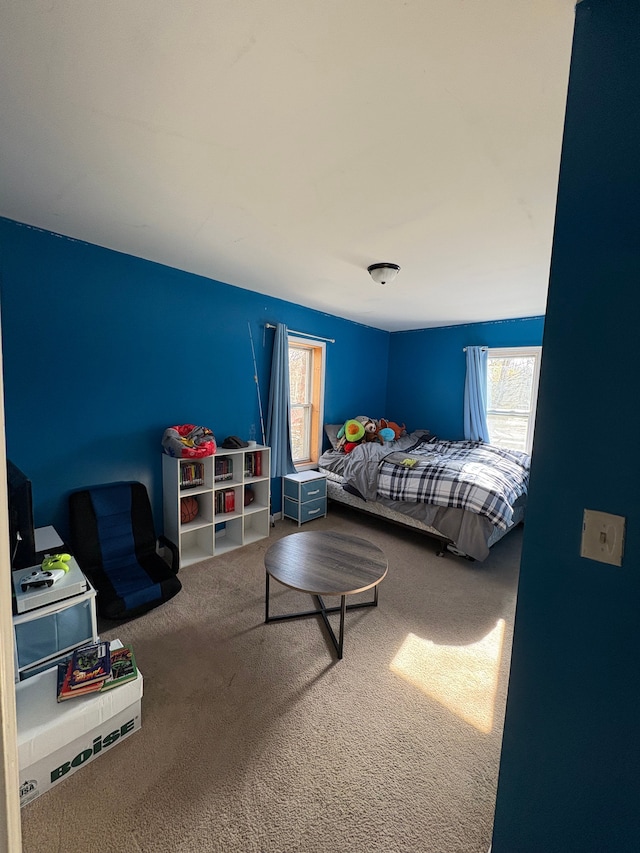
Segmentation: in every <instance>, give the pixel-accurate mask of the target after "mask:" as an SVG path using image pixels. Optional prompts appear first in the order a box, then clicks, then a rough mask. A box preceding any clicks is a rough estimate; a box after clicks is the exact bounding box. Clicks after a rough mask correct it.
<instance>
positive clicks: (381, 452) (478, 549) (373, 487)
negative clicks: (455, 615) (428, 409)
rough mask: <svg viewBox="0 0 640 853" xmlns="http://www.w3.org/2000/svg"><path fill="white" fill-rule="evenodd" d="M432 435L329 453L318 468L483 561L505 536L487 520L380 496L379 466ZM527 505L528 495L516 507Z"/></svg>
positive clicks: (455, 509) (461, 511) (420, 433)
mask: <svg viewBox="0 0 640 853" xmlns="http://www.w3.org/2000/svg"><path fill="white" fill-rule="evenodd" d="M429 435H430V434H429V432H428V431H427V430H417V431H415V432H413V433H410V434H409V435H406V436H403V437H402V438H400V439H398V440H397V441H395V442H387V443H386V444H385V445H381V444H379V443H377V442H370V443H365V444H360V445H358V446H357V447H356V448H354V450H353V451H352V452H351V453H348V454H345V453H338V452H336V451H334V450H328V451H326V452H325V453H323V454H322V456H321V457H320V460H319V466H320V468H322V469H324V470H326V471H330V472H331V473H332V474H334V475H337V476H339V477H342V481H343V488H345V489H346V490H347V491H348V492H351V493H352V494H357V495H359V496H360V497H361V498H363V499H364V500H365V501H367V502H372V501H376V502H377V503H379V504H382V505H384V506H386V507H387V508H388V509H392V510H394V511H396V512H401V513H402V515H407V516H410V517H412V518H414V519H416V520H417V521H420V522H422V523H424V524H426V525H429V526H432V527H433V528H435V529H436V530H437V531H439V532H440V533H441V534H442V535H443V536H445V537H447V538H449V539H450V540H451V541H452V542H454V543H455V544H456V546H457V547H458V548H459V549H460V550H461V551H462V552H463V553H464V554H468V555H469V556H471V557H474V558H475V559H476V560H484V559H485V558H486V557H487V556H488V554H489V546H490V544H491V543H492V542H493V541H495V540H496V539H497V538H500V534H501V533H502V531H500V530H499V529H497V528H496V526H495V525H494V524H492V523H491V522H490V521H489V519H488V518H486V517H485V516H483V515H479V514H478V513H474V512H469V511H466V510H464V509H461V508H459V507H452V506H436V505H433V504H429V503H424V502H421V501H397V500H391V499H389V498H385V497H382V496H380V495H379V494H378V478H379V473H380V466H381V463H382V462H383V461H384V459H385V458H387V457H388V456H389V455H390V454H391V453H394V452H396V451H409V449H410V448H413V447H414V446H415V445H416V443H418V442H420V441H421V440H424V439H425V438H428V437H429ZM525 502H526V495H522V496H521V497H519V498H518V500H517V501H516V504H515V505H514V506H518V507H521V506H523V505H524V503H525ZM520 512H521V510H520Z"/></svg>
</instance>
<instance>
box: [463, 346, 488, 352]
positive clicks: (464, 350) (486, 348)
mask: <svg viewBox="0 0 640 853" xmlns="http://www.w3.org/2000/svg"><path fill="white" fill-rule="evenodd" d="M468 349H469V347H462V352H466V351H467V350H468ZM480 349H481V350H483V351H484V350H488V349H489V347H480Z"/></svg>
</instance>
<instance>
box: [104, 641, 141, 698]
mask: <svg viewBox="0 0 640 853" xmlns="http://www.w3.org/2000/svg"><path fill="white" fill-rule="evenodd" d="M137 675H138V667H137V666H136V656H135V655H134V653H133V647H132V646H130V645H125V646H122V648H121V649H111V672H110V673H109V675H108V676H107V678H106V679H105V680H104V681H103V683H102V686H101V688H100V689H101V690H111V689H112V688H113V687H119V686H120V685H121V684H126V683H127V681H133V679H134V678H135V677H136V676H137Z"/></svg>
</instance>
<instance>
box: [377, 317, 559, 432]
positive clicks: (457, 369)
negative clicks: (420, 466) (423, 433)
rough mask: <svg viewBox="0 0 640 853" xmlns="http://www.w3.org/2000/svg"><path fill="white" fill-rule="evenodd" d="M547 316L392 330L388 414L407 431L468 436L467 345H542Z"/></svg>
mask: <svg viewBox="0 0 640 853" xmlns="http://www.w3.org/2000/svg"><path fill="white" fill-rule="evenodd" d="M543 327H544V318H543V317H527V318H525V319H520V320H502V321H499V322H494V323H472V324H469V325H461V326H445V327H441V328H438V329H420V330H418V331H410V332H394V333H393V334H392V335H391V344H390V347H389V390H388V393H387V406H386V409H387V412H388V413H389V414H388V415H387V417H388V418H390V419H391V420H396V421H397V420H398V419H401V420H400V422H402V420H404V421H406V424H407V428H408V429H410V430H413V429H420V428H424V429H429V430H431V432H432V433H434V434H435V435H438V436H441V437H442V438H448V439H460V438H464V432H463V399H464V381H465V373H466V356H465V353H464V352H463V348H464V347H466V346H483V345H486V346H489V347H529V346H540V345H541V343H542V331H543Z"/></svg>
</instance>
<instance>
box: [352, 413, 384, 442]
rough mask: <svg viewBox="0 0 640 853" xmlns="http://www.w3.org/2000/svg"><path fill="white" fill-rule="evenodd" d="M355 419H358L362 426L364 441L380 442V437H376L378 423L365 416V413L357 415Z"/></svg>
mask: <svg viewBox="0 0 640 853" xmlns="http://www.w3.org/2000/svg"><path fill="white" fill-rule="evenodd" d="M356 420H358V421H360V423H361V424H362V426H363V427H364V440H365V441H379V442H380V444H382V439H380V438H378V424H377V423H376V422H375V421H374V420H373V418H367V417H365V415H359V416H358V417H357V419H356Z"/></svg>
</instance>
